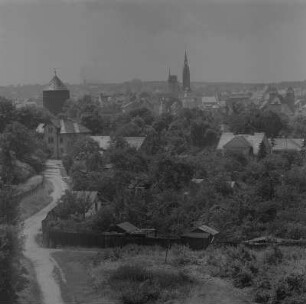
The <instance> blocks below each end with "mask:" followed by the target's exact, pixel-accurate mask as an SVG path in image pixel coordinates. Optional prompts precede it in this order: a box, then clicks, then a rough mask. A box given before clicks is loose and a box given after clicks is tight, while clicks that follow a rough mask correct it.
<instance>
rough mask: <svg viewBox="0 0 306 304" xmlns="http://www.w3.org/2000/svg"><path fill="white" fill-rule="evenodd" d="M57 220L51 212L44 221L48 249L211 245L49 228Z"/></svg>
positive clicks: (182, 239) (192, 240)
mask: <svg viewBox="0 0 306 304" xmlns="http://www.w3.org/2000/svg"><path fill="white" fill-rule="evenodd" d="M53 219H55V215H54V212H53V211H51V212H49V214H48V215H47V217H46V218H45V219H44V220H43V221H42V233H43V244H44V246H46V247H50V248H55V247H57V246H68V247H69V246H71V247H96V248H109V247H123V246H125V245H128V244H137V245H142V246H156V245H157V246H161V247H164V248H167V247H169V246H171V245H173V244H182V245H186V246H189V247H190V248H191V249H195V250H200V249H205V248H207V246H208V245H209V239H208V238H206V239H205V238H203V239H199V238H186V237H174V238H167V237H152V236H146V235H145V234H125V233H114V232H104V233H93V232H68V231H61V230H59V229H56V228H53V227H50V226H49V221H51V220H53Z"/></svg>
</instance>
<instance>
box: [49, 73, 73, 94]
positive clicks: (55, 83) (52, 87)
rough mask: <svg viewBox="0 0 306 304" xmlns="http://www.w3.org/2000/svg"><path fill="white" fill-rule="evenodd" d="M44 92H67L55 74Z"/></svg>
mask: <svg viewBox="0 0 306 304" xmlns="http://www.w3.org/2000/svg"><path fill="white" fill-rule="evenodd" d="M44 91H68V89H67V87H66V86H65V85H64V83H63V82H62V81H61V80H60V79H59V78H58V77H57V75H56V74H55V75H54V77H53V78H52V79H51V81H50V82H49V84H48V85H47V86H46V87H45V89H44Z"/></svg>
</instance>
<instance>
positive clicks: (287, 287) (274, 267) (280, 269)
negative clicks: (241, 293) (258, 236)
mask: <svg viewBox="0 0 306 304" xmlns="http://www.w3.org/2000/svg"><path fill="white" fill-rule="evenodd" d="M296 251H298V253H296ZM305 258H306V256H305V254H304V253H302V249H298V250H297V249H296V248H293V249H291V248H283V249H280V248H278V247H270V248H267V249H265V250H262V251H252V250H250V249H247V248H245V247H241V246H239V247H237V248H221V249H215V250H213V252H211V253H210V254H209V256H208V259H207V263H208V265H209V266H210V267H211V273H212V275H215V276H220V277H225V278H230V279H231V280H232V281H233V284H234V286H235V287H238V288H245V287H251V288H252V290H253V296H254V300H255V302H256V303H269V304H283V303H290V304H293V303H304V302H305V299H306V284H305V283H306V282H305V279H306V277H305V270H306V268H305V266H306V265H305Z"/></svg>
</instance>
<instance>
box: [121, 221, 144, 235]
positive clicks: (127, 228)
mask: <svg viewBox="0 0 306 304" xmlns="http://www.w3.org/2000/svg"><path fill="white" fill-rule="evenodd" d="M116 226H117V227H119V228H121V229H122V230H124V231H125V232H127V233H133V232H137V231H139V229H138V228H137V227H136V226H134V225H133V224H131V223H129V222H123V223H120V224H117V225H116Z"/></svg>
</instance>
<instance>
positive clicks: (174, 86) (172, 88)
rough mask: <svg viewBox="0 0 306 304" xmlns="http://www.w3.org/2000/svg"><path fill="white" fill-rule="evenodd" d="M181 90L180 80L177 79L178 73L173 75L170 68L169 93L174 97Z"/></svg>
mask: <svg viewBox="0 0 306 304" xmlns="http://www.w3.org/2000/svg"><path fill="white" fill-rule="evenodd" d="M179 91H180V87H179V82H178V80H177V76H176V75H171V72H170V69H169V76H168V93H169V94H171V95H172V96H174V97H177V96H178V94H179Z"/></svg>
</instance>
